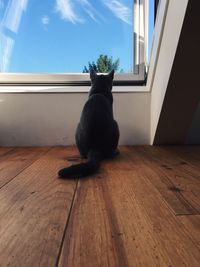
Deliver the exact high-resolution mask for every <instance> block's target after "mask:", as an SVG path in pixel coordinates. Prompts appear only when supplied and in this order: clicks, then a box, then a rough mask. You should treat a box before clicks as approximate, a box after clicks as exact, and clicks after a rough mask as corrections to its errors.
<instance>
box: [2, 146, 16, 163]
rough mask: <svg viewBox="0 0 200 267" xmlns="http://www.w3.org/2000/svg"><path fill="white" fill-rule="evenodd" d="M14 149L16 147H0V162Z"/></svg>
mask: <svg viewBox="0 0 200 267" xmlns="http://www.w3.org/2000/svg"><path fill="white" fill-rule="evenodd" d="M13 149H14V147H0V160H1V159H2V158H3V159H4V157H5V155H6V154H7V153H8V152H10V151H12V150H13Z"/></svg>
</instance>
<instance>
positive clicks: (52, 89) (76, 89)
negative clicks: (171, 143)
mask: <svg viewBox="0 0 200 267" xmlns="http://www.w3.org/2000/svg"><path fill="white" fill-rule="evenodd" d="M89 89H90V86H53V85H52V86H0V93H37V94H38V93H42V94H43V93H88V92H89ZM113 92H114V93H129V92H130V93H134V92H137V93H143V92H149V88H148V87H147V86H114V87H113Z"/></svg>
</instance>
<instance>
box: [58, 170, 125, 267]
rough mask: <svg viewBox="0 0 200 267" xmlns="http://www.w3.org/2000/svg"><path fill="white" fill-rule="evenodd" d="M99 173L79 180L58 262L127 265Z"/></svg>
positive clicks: (88, 266) (82, 266)
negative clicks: (105, 200)
mask: <svg viewBox="0 0 200 267" xmlns="http://www.w3.org/2000/svg"><path fill="white" fill-rule="evenodd" d="M98 177H100V176H99V174H97V176H95V177H93V178H91V179H90V178H88V179H87V180H81V181H80V182H79V186H78V190H77V194H76V197H75V201H74V205H73V208H72V212H71V216H70V220H69V225H68V228H67V231H66V235H65V239H64V243H63V247H62V253H61V257H60V260H59V264H58V266H63V267H64V266H65V267H68V266H70V267H94V266H95V267H108V266H110V267H112V266H115V267H121V266H124V267H126V266H127V264H126V258H124V254H123V252H121V251H122V250H121V248H119V246H118V244H117V246H116V243H115V239H114V238H116V237H115V234H116V235H117V234H118V233H115V232H114V231H113V229H112V227H111V226H110V222H109V217H108V211H107V209H106V205H105V203H104V198H103V191H102V187H101V185H100V183H101V182H100V178H98ZM109 212H110V213H111V212H112V210H109Z"/></svg>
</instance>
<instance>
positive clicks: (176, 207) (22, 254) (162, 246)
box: [0, 146, 200, 267]
mask: <svg viewBox="0 0 200 267" xmlns="http://www.w3.org/2000/svg"><path fill="white" fill-rule="evenodd" d="M120 151H121V154H120V155H119V156H117V157H116V158H114V159H111V160H106V161H103V162H102V163H101V168H100V170H99V171H98V172H97V173H96V174H95V175H93V176H90V177H88V178H86V179H82V180H79V181H78V180H60V179H58V177H57V172H58V170H59V169H60V168H63V167H66V166H68V165H71V164H76V163H78V162H79V161H81V158H80V156H79V154H78V151H77V149H75V148H74V147H67V148H50V149H49V150H43V148H40V149H39V148H38V149H37V148H35V149H33V148H30V149H26V148H17V149H14V148H11V149H8V150H6V149H5V150H1V149H0V166H1V167H2V169H0V177H3V178H4V175H2V174H3V172H5V177H7V178H6V179H7V180H5V181H7V182H4V183H3V187H2V188H1V189H0V266H2V267H4V266H13V267H18V266H20V267H27V266H45V267H46V266H48V267H51V266H60V267H61V266H62V267H137V266H145V267H152V266H158V267H160V266H162V267H165V266H166V267H170V266H171V267H172V266H173V267H179V266H188V267H190V266H192V267H193V266H194V267H197V266H199V262H200V215H193V214H196V213H198V207H199V205H200V199H199V192H200V184H199V165H198V160H199V154H198V150H197V149H195V151H194V157H192V155H193V153H192V148H190V150H188V151H189V152H188V151H186V152H187V155H186V156H184V153H186V152H184V149H183V151H181V152H179V151H178V150H176V148H175V147H174V148H173V149H171V148H170V147H149V146H142V147H120ZM23 162H25V163H26V164H25V163H24V164H25V165H23ZM1 164H2V165H1ZM12 166H15V167H12ZM3 178H2V179H3ZM0 181H1V180H0ZM2 181H3V180H2ZM178 183H180V184H178ZM179 189H180V190H179ZM176 215H182V216H176Z"/></svg>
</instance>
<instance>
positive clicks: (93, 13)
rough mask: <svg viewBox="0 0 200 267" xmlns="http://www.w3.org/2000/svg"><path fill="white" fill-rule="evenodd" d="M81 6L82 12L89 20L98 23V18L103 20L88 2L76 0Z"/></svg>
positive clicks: (86, 0)
mask: <svg viewBox="0 0 200 267" xmlns="http://www.w3.org/2000/svg"><path fill="white" fill-rule="evenodd" d="M77 1H78V2H79V3H80V4H81V5H82V6H83V9H84V11H85V12H86V13H87V14H88V15H89V16H90V18H91V19H93V20H94V21H96V22H98V18H100V19H101V20H104V18H103V16H102V15H101V14H99V12H97V10H96V9H95V8H94V7H93V6H92V4H91V3H90V2H89V1H88V0H77Z"/></svg>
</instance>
